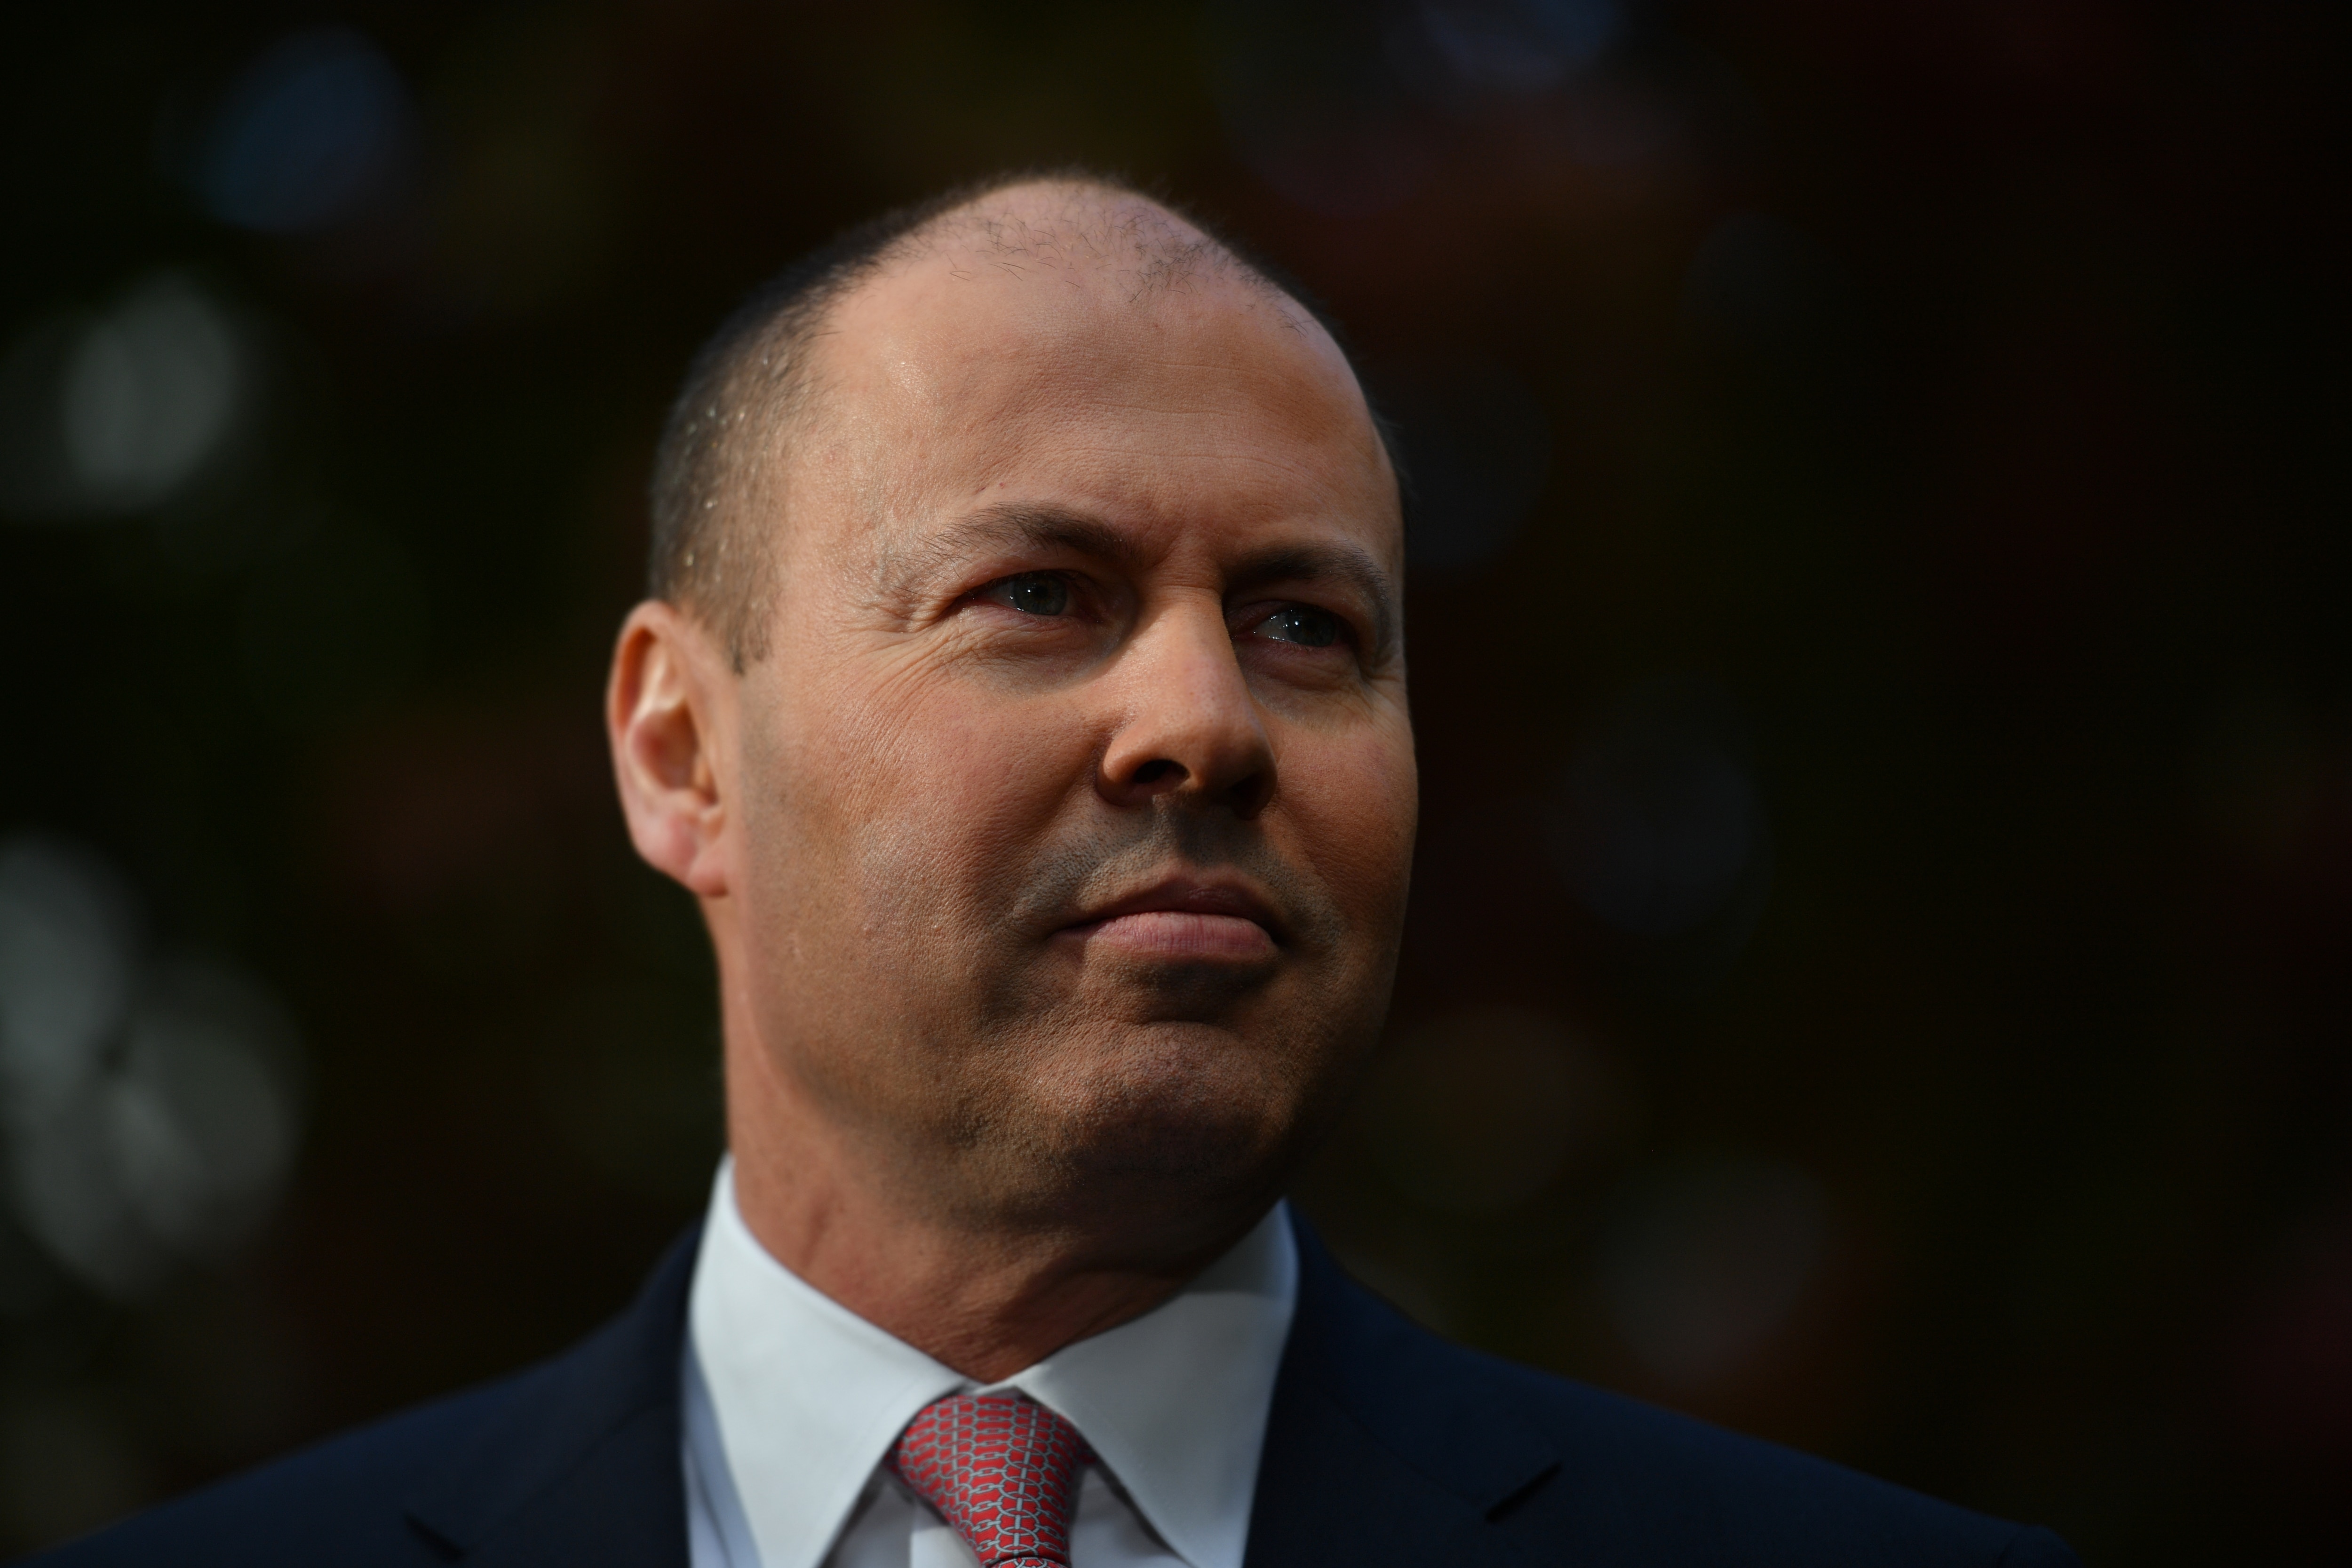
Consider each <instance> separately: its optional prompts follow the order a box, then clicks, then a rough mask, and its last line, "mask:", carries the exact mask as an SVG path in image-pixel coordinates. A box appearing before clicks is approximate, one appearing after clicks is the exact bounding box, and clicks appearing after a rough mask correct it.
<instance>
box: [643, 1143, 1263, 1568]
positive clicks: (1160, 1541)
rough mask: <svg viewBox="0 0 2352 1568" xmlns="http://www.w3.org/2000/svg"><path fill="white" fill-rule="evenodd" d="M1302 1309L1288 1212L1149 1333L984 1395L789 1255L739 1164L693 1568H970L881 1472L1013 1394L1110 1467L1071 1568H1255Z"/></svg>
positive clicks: (1089, 1497)
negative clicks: (939, 1402)
mask: <svg viewBox="0 0 2352 1568" xmlns="http://www.w3.org/2000/svg"><path fill="white" fill-rule="evenodd" d="M1297 1300H1298V1250H1297V1244H1296V1242H1294V1241H1293V1239H1292V1237H1291V1234H1290V1225H1289V1221H1288V1216H1287V1215H1286V1213H1285V1211H1284V1208H1283V1206H1282V1205H1276V1206H1275V1208H1274V1210H1273V1211H1272V1212H1271V1213H1269V1214H1268V1215H1266V1216H1265V1219H1263V1220H1261V1221H1260V1222H1259V1223H1258V1225H1257V1226H1256V1228H1255V1229H1253V1230H1252V1231H1251V1232H1250V1233H1249V1234H1248V1235H1247V1236H1245V1237H1243V1238H1242V1239H1241V1241H1240V1242H1239V1243H1237V1244H1236V1245H1235V1246H1234V1248H1233V1250H1232V1251H1230V1252H1228V1253H1226V1254H1225V1255H1224V1256H1223V1258H1219V1259H1218V1260H1217V1261H1216V1262H1215V1263H1213V1264H1212V1265H1210V1266H1209V1268H1207V1269H1206V1270H1205V1271H1204V1272H1202V1275H1201V1276H1200V1278H1198V1279H1194V1280H1193V1281H1192V1283H1191V1284H1190V1285H1188V1286H1186V1287H1185V1288H1184V1289H1181V1290H1180V1291H1178V1292H1177V1293H1176V1294H1175V1295H1174V1296H1172V1297H1171V1298H1170V1299H1169V1300H1166V1301H1164V1302H1162V1303H1160V1305H1159V1306H1158V1307H1156V1308H1154V1309H1152V1310H1150V1311H1149V1312H1146V1313H1145V1314H1144V1315H1143V1316H1141V1317H1139V1318H1137V1319H1135V1320H1133V1321H1129V1322H1126V1323H1122V1324H1120V1325H1119V1326H1118V1328H1115V1329H1112V1330H1110V1331H1108V1332H1106V1333H1100V1334H1097V1335H1095V1336H1094V1337H1093V1338H1091V1339H1086V1340H1080V1341H1079V1342H1077V1343H1076V1344H1072V1345H1066V1346H1064V1347H1063V1348H1062V1349H1061V1350H1058V1351H1056V1352H1054V1353H1053V1354H1052V1355H1049V1356H1047V1357H1046V1358H1045V1360H1044V1361H1041V1362H1039V1363H1036V1364H1035V1365H1034V1366H1032V1367H1030V1368H1029V1369H1028V1370H1027V1371H1025V1372H1019V1373H1014V1374H1013V1376H1011V1377H1009V1378H1006V1379H1005V1380H1004V1381H1003V1382H1002V1383H995V1384H987V1385H986V1386H985V1387H982V1385H981V1384H975V1383H974V1382H972V1380H971V1379H970V1378H968V1377H965V1376H963V1375H962V1374H961V1373H958V1372H956V1371H955V1370H954V1369H953V1368H950V1367H948V1366H943V1365H941V1364H940V1363H938V1362H935V1361H933V1360H932V1359H931V1358H930V1357H929V1356H927V1355H925V1354H924V1353H923V1352H920V1351H919V1350H917V1349H915V1348H914V1347H913V1346H912V1345H909V1344H908V1343H906V1342H903V1341H901V1340H898V1339H897V1338H895V1337H893V1336H892V1335H890V1334H888V1333H886V1332H884V1331H882V1330H880V1329H878V1328H876V1327H875V1326H874V1325H873V1324H872V1323H869V1322H867V1321H866V1320H865V1319H863V1318H861V1317H859V1316H857V1315H856V1313H855V1312H852V1311H850V1310H848V1309H847V1308H845V1307H844V1306H842V1305H841V1304H840V1303H838V1302H836V1301H835V1300H833V1299H832V1298H830V1297H828V1296H825V1295H824V1294H823V1293H822V1292H820V1291H818V1290H817V1289H815V1288H814V1287H813V1286H810V1285H808V1284H806V1283H804V1282H803V1280H801V1279H799V1278H798V1277H797V1276H795V1275H794V1274H793V1273H792V1271H791V1270H789V1269H787V1268H784V1267H783V1265H782V1264H781V1263H778V1262H777V1261H776V1260H775V1259H774V1258H772V1257H771V1256H769V1254H768V1252H767V1249H766V1248H764V1247H761V1245H760V1243H759V1241H758V1240H757V1239H756V1238H754V1237H753V1236H752V1235H751V1229H750V1227H749V1226H746V1225H745V1224H744V1223H743V1216H742V1214H741V1212H740V1210H739V1209H737V1207H736V1206H735V1182H734V1166H733V1163H732V1162H731V1161H730V1162H728V1163H721V1165H720V1166H719V1179H718V1182H717V1183H716V1184H715V1187H714V1190H713V1191H712V1193H711V1196H710V1215H709V1223H708V1224H706V1225H705V1226H704V1227H703V1232H702V1246H701V1250H700V1252H699V1254H698V1256H697V1257H696V1259H695V1266H694V1287H693V1294H692V1297H691V1299H690V1301H689V1304H688V1333H687V1344H686V1353H685V1355H684V1358H683V1362H684V1364H683V1366H682V1367H681V1368H680V1373H679V1375H680V1377H681V1378H682V1380H683V1390H682V1392H683V1394H684V1400H685V1406H684V1408H685V1428H686V1440H685V1445H684V1447H685V1454H684V1462H685V1465H686V1490H687V1521H688V1542H689V1546H690V1549H691V1554H692V1563H693V1568H972V1563H973V1558H972V1554H971V1551H970V1550H969V1549H968V1548H967V1547H966V1546H965V1545H964V1544H963V1542H962V1540H961V1538H960V1537H958V1536H957V1535H956V1533H955V1532H954V1531H952V1530H950V1528H949V1527H948V1526H947V1524H946V1523H945V1522H943V1521H941V1520H940V1517H939V1515H938V1514H937V1513H936V1512H934V1511H933V1510H931V1508H930V1506H929V1504H927V1503H925V1502H923V1501H922V1500H920V1499H919V1498H917V1497H916V1496H915V1495H914V1493H913V1492H911V1491H909V1490H908V1489H907V1487H906V1485H905V1484H904V1483H903V1482H901V1481H900V1480H899V1479H898V1477H897V1476H896V1475H894V1474H893V1473H892V1472H891V1471H890V1470H889V1468H887V1466H885V1465H884V1464H883V1463H882V1459H883V1457H884V1456H885V1455H886V1454H887V1452H888V1450H889V1448H890V1446H891V1444H892V1443H893V1442H895V1441H896V1440H897V1438H898V1434H899V1432H900V1431H902V1430H903V1429H904V1428H905V1426H906V1425H907V1423H908V1421H910V1420H912V1419H913V1418H914V1416H915V1415H916V1413H917V1412H919V1411H920V1410H921V1409H922V1408H923V1406H925V1405H929V1403H930V1402H931V1401H933V1400H934V1399H939V1398H941V1397H944V1396H946V1395H948V1394H970V1393H989V1392H995V1391H999V1390H1015V1389H1017V1390H1018V1391H1020V1392H1021V1393H1023V1394H1027V1395H1028V1396H1029V1397H1030V1398H1032V1399H1034V1400H1035V1401H1037V1403H1039V1404H1040V1405H1045V1406H1047V1407H1048V1408H1050V1409H1052V1410H1055V1411H1056V1412H1058V1413H1059V1414H1060V1415H1063V1416H1064V1417H1065V1418H1066V1419H1067V1420H1068V1421H1069V1422H1070V1423H1071V1424H1072V1425H1073V1426H1076V1427H1077V1429H1078V1432H1079V1435H1080V1436H1083V1437H1085V1438H1086V1440H1087V1445H1088V1446H1089V1447H1092V1448H1093V1449H1094V1451H1095V1454H1096V1456H1097V1458H1098V1459H1099V1461H1100V1462H1099V1463H1097V1464H1094V1465H1089V1466H1087V1468H1086V1470H1085V1473H1084V1478H1083V1479H1082V1480H1081V1482H1080V1484H1079V1488H1078V1498H1077V1504H1076V1509H1075V1510H1074V1512H1073V1513H1072V1516H1071V1521H1070V1563H1071V1568H1146V1565H1150V1568H1175V1565H1178V1564H1181V1565H1183V1568H1241V1561H1242V1549H1243V1547H1244V1545H1245V1544H1246V1542H1247V1540H1248V1536H1249V1517H1250V1502H1251V1499H1252V1498H1253V1496H1254V1495H1255V1491H1256V1487H1257V1462H1258V1452H1259V1450H1260V1448H1261V1447H1264V1444H1265V1419H1266V1409H1267V1406H1268V1405H1269V1404H1270V1403H1271V1402H1272V1400H1273V1397H1274V1377H1275V1371H1276V1366H1277V1365H1278V1364H1279V1363H1280V1362H1281V1360H1282V1347H1283V1342H1284V1341H1285V1340H1286V1338H1287V1337H1288V1335H1289V1332H1290V1318H1291V1313H1292V1310H1293V1309H1294V1308H1295V1307H1296V1306H1297Z"/></svg>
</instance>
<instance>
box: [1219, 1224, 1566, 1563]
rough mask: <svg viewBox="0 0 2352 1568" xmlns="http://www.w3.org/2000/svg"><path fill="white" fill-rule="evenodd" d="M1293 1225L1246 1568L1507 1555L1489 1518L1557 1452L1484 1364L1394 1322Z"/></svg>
mask: <svg viewBox="0 0 2352 1568" xmlns="http://www.w3.org/2000/svg"><path fill="white" fill-rule="evenodd" d="M1297 1236H1298V1250H1299V1286H1298V1311H1297V1316H1296V1318H1294V1319H1293V1321H1292V1324H1291V1331H1290V1340H1289V1342H1288V1344H1286V1346H1285V1347H1284V1350H1283V1360H1282V1369H1281V1372H1280V1373H1278V1374H1277V1376H1276V1381H1275V1393H1274V1404H1273V1407H1272V1409H1271V1411H1270V1412H1269V1414H1268V1416H1267V1422H1266V1435H1265V1457H1264V1458H1263V1459H1262V1460H1261V1461H1260V1463H1259V1467H1258V1483H1257V1497H1256V1501H1255V1505H1254V1507H1253V1510H1252V1514H1251V1520H1250V1538H1249V1551H1248V1557H1247V1561H1248V1563H1249V1564H1250V1568H1277V1565H1282V1564H1288V1563H1318V1562H1328V1563H1339V1562H1346V1563H1366V1564H1370V1563H1414V1564H1423V1563H1448V1562H1453V1563H1511V1562H1515V1561H1517V1560H1518V1555H1519V1554H1518V1553H1517V1551H1516V1550H1515V1549H1514V1548H1513V1547H1512V1546H1511V1544H1510V1543H1509V1542H1507V1541H1506V1540H1505V1539H1504V1538H1503V1536H1502V1533H1501V1532H1500V1531H1497V1530H1496V1529H1494V1528H1493V1524H1492V1521H1493V1520H1494V1519H1495V1518H1496V1516H1497V1515H1499V1514H1500V1513H1501V1512H1503V1511H1504V1510H1507V1508H1508V1507H1509V1506H1510V1505H1511V1504H1512V1503H1514V1502H1516V1501H1517V1500H1519V1499H1521V1498H1523V1497H1526V1496H1527V1495H1528V1494H1529V1493H1530V1492H1531V1491H1533V1490H1534V1489H1537V1488H1538V1487H1540V1486H1542V1485H1543V1484H1545V1483H1546V1482H1547V1481H1549V1479H1551V1477H1552V1476H1553V1475H1554V1474H1555V1473H1556V1472H1557V1471H1558V1470H1559V1454H1558V1453H1557V1451H1556V1450H1555V1449H1554V1448H1553V1447H1552V1446H1551V1445H1550V1443H1549V1441H1547V1440H1546V1439H1545V1438H1544V1437H1543V1436H1541V1435H1540V1434H1538V1433H1537V1432H1536V1431H1534V1430H1533V1429H1532V1428H1531V1427H1529V1426H1526V1425H1524V1424H1522V1423H1521V1422H1519V1421H1517V1419H1515V1418H1514V1417H1513V1416H1512V1415H1510V1414H1509V1406H1510V1403H1511V1402H1510V1401H1509V1400H1508V1398H1507V1396H1502V1397H1498V1394H1501V1393H1502V1391H1501V1390H1500V1389H1498V1388H1496V1387H1495V1386H1493V1384H1494V1383H1495V1380H1494V1379H1493V1378H1492V1377H1491V1376H1490V1375H1488V1373H1487V1368H1488V1363H1485V1362H1484V1360H1483V1358H1478V1357H1475V1356H1472V1355H1470V1354H1469V1353H1468V1352H1463V1351H1460V1350H1458V1349H1455V1348H1454V1347H1453V1346H1450V1345H1448V1344H1446V1343H1445V1342H1443V1341H1441V1340H1438V1339H1436V1338H1435V1337H1434V1336H1433V1335H1430V1334H1427V1333H1425V1332H1423V1331H1421V1330H1419V1329H1416V1328H1414V1327H1413V1326H1412V1325H1411V1324H1410V1323H1407V1322H1406V1321H1404V1320H1403V1319H1402V1318H1400V1317H1398V1316H1397V1314H1396V1313H1395V1312H1394V1311H1392V1310H1390V1309H1389V1308H1388V1307H1387V1306H1385V1305H1383V1304H1382V1303H1381V1302H1380V1301H1379V1300H1375V1299H1374V1298H1373V1297H1372V1296H1371V1295H1370V1293H1369V1292H1367V1291H1365V1290H1364V1289H1363V1288H1362V1287H1360V1286H1359V1285H1357V1284H1356V1283H1355V1282H1354V1281H1352V1280H1350V1279H1348V1278H1347V1276H1346V1275H1345V1274H1344V1273H1342V1272H1341V1271H1340V1269H1339V1266H1338V1265H1337V1264H1336V1263H1334V1262H1333V1261H1332V1259H1331V1258H1330V1255H1329V1254H1328V1252H1326V1251H1325V1250H1324V1248H1323V1247H1322V1244H1321V1243H1320V1241H1319V1240H1318V1239H1317V1237H1315V1235H1314V1232H1313V1231H1312V1230H1311V1229H1309V1228H1308V1227H1307V1226H1306V1225H1305V1224H1304V1223H1303V1222H1299V1223H1297Z"/></svg>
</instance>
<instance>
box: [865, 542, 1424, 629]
mask: <svg viewBox="0 0 2352 1568" xmlns="http://www.w3.org/2000/svg"><path fill="white" fill-rule="evenodd" d="M974 542H984V543H992V544H997V545H1002V546H1011V547H1014V548H1025V549H1030V550H1066V551H1069V552H1073V553H1074V554H1079V555H1090V556H1093V557H1094V558H1095V559H1097V560H1099V561H1108V562H1109V563H1112V564H1114V565H1117V566H1119V567H1121V568H1124V569H1126V570H1129V571H1136V570H1139V569H1140V568H1141V567H1142V566H1143V565H1144V564H1145V563H1146V560H1147V558H1148V553H1149V552H1146V551H1145V550H1144V548H1143V547H1142V546H1141V545H1140V544H1139V543H1138V542H1136V540H1135V539H1134V537H1133V536H1132V535H1130V534H1129V533H1127V532H1126V531H1124V530H1122V529H1120V528H1119V527H1118V525H1116V524H1114V523H1111V522H1108V521H1105V520H1103V519H1102V518H1099V517H1095V516H1092V515H1090V514H1088V513H1086V512H1081V511H1072V510H1068V509H1066V508H1063V507H1053V506H1020V505H1008V506H992V507H985V508H982V510H979V511H976V512H974V513H972V514H971V516H970V517H968V518H966V519H964V520H963V521H961V523H959V524H957V525H956V526H955V527H954V528H952V529H950V530H949V531H947V532H946V533H945V534H944V535H942V536H940V537H939V538H936V539H934V540H932V541H931V542H929V545H928V546H927V547H926V548H925V549H923V550H922V551H921V552H920V554H919V560H917V561H916V562H912V563H909V565H910V566H911V567H912V568H913V572H914V574H927V573H928V572H929V570H930V569H932V568H935V567H938V566H940V565H944V564H946V563H948V562H950V561H952V560H955V559H956V558H958V557H960V556H961V555H963V554H964V553H965V552H967V551H969V550H970V549H971V546H972V544H973V543H974ZM1231 575H1232V582H1233V584H1234V586H1236V587H1248V586H1252V585H1255V584H1265V583H1317V582H1328V581H1332V580H1335V579H1336V580H1337V581H1339V582H1342V583H1345V584H1348V585H1349V587H1351V588H1353V589H1354V590H1355V591H1356V592H1357V593H1358V594H1360V595H1362V596H1363V599H1364V601H1365V603H1366V604H1367V605H1370V609H1371V616H1372V644H1373V651H1374V652H1376V653H1381V654H1385V653H1386V652H1387V650H1388V648H1389V647H1390V646H1391V639H1392V638H1393V637H1395V636H1396V622H1397V612H1396V595H1395V592H1394V590H1392V589H1391V587H1390V585H1389V574H1387V573H1386V572H1384V571H1382V570H1381V565H1380V563H1379V562H1377V561H1375V560H1374V559H1373V558H1372V554H1371V552H1370V551H1368V550H1366V549H1364V548H1363V547H1362V546H1361V545H1359V544H1354V543H1349V542H1337V541H1328V542H1316V543H1311V544H1276V545H1271V546H1269V547H1267V548H1266V549H1264V550H1261V551H1257V552H1254V553H1252V554H1249V555H1246V556H1244V557H1243V559H1242V561H1241V563H1240V564H1239V565H1238V566H1236V567H1235V568H1234V572H1233V573H1232V574H1231Z"/></svg>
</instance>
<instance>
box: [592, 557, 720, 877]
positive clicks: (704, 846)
mask: <svg viewBox="0 0 2352 1568" xmlns="http://www.w3.org/2000/svg"><path fill="white" fill-rule="evenodd" d="M714 658H716V652H715V650H714V649H712V648H711V647H709V639H708V638H706V637H703V636H702V634H701V631H700V629H699V628H698V626H695V625H694V624H693V623H692V622H691V621H689V620H688V619H687V617H685V616H682V615H680V614H679V613H678V612H677V610H676V609H675V608H674V607H672V606H671V605H666V604H663V603H661V602H660V601H658V600H648V601H646V603H644V604H642V605H638V606H637V607H636V608H635V609H634V610H632V611H630V612H629V618H628V619H627V620H626V621H625V622H624V623H623V624H622V626H621V636H620V640H619V642H618V643H617V644H616V645H615V646H614V649H613V671H612V678H611V679H610V681H609V682H608V683H607V685H606V688H605V700H604V722H605V731H606V735H607V738H608V739H609V741H610V742H611V745H612V752H613V772H614V782H615V783H616V784H618V785H619V787H620V794H621V809H622V812H623V814H624V815H625V816H626V817H627V818H628V824H629V837H630V840H631V841H632V842H633V843H635V845H636V847H637V853H638V854H640V855H642V856H644V857H645V858H646V862H647V863H648V864H649V865H651V866H653V867H654V868H656V870H659V871H662V872H665V873H667V875H668V876H670V877H672V878H674V879H677V881H678V882H680V883H682V884H684V885H685V886H686V887H687V889H689V890H690V891H692V892H694V893H697V894H699V895H700V896H702V897H704V898H718V897H720V896H722V895H724V894H725V892H726V891H727V877H726V870H725V857H724V853H723V850H724V842H725V837H726V830H727V811H726V801H725V792H724V790H723V788H722V787H721V785H722V778H723V770H722V769H721V768H720V766H719V733H720V725H719V721H720V715H719V713H718V712H717V708H718V706H719V703H720V701H721V700H723V697H722V693H721V692H720V691H719V689H718V687H717V683H716V682H715V681H714V679H713V678H714V676H715V675H716V674H717V669H718V667H717V666H716V665H715V664H714V663H713V660H714Z"/></svg>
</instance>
